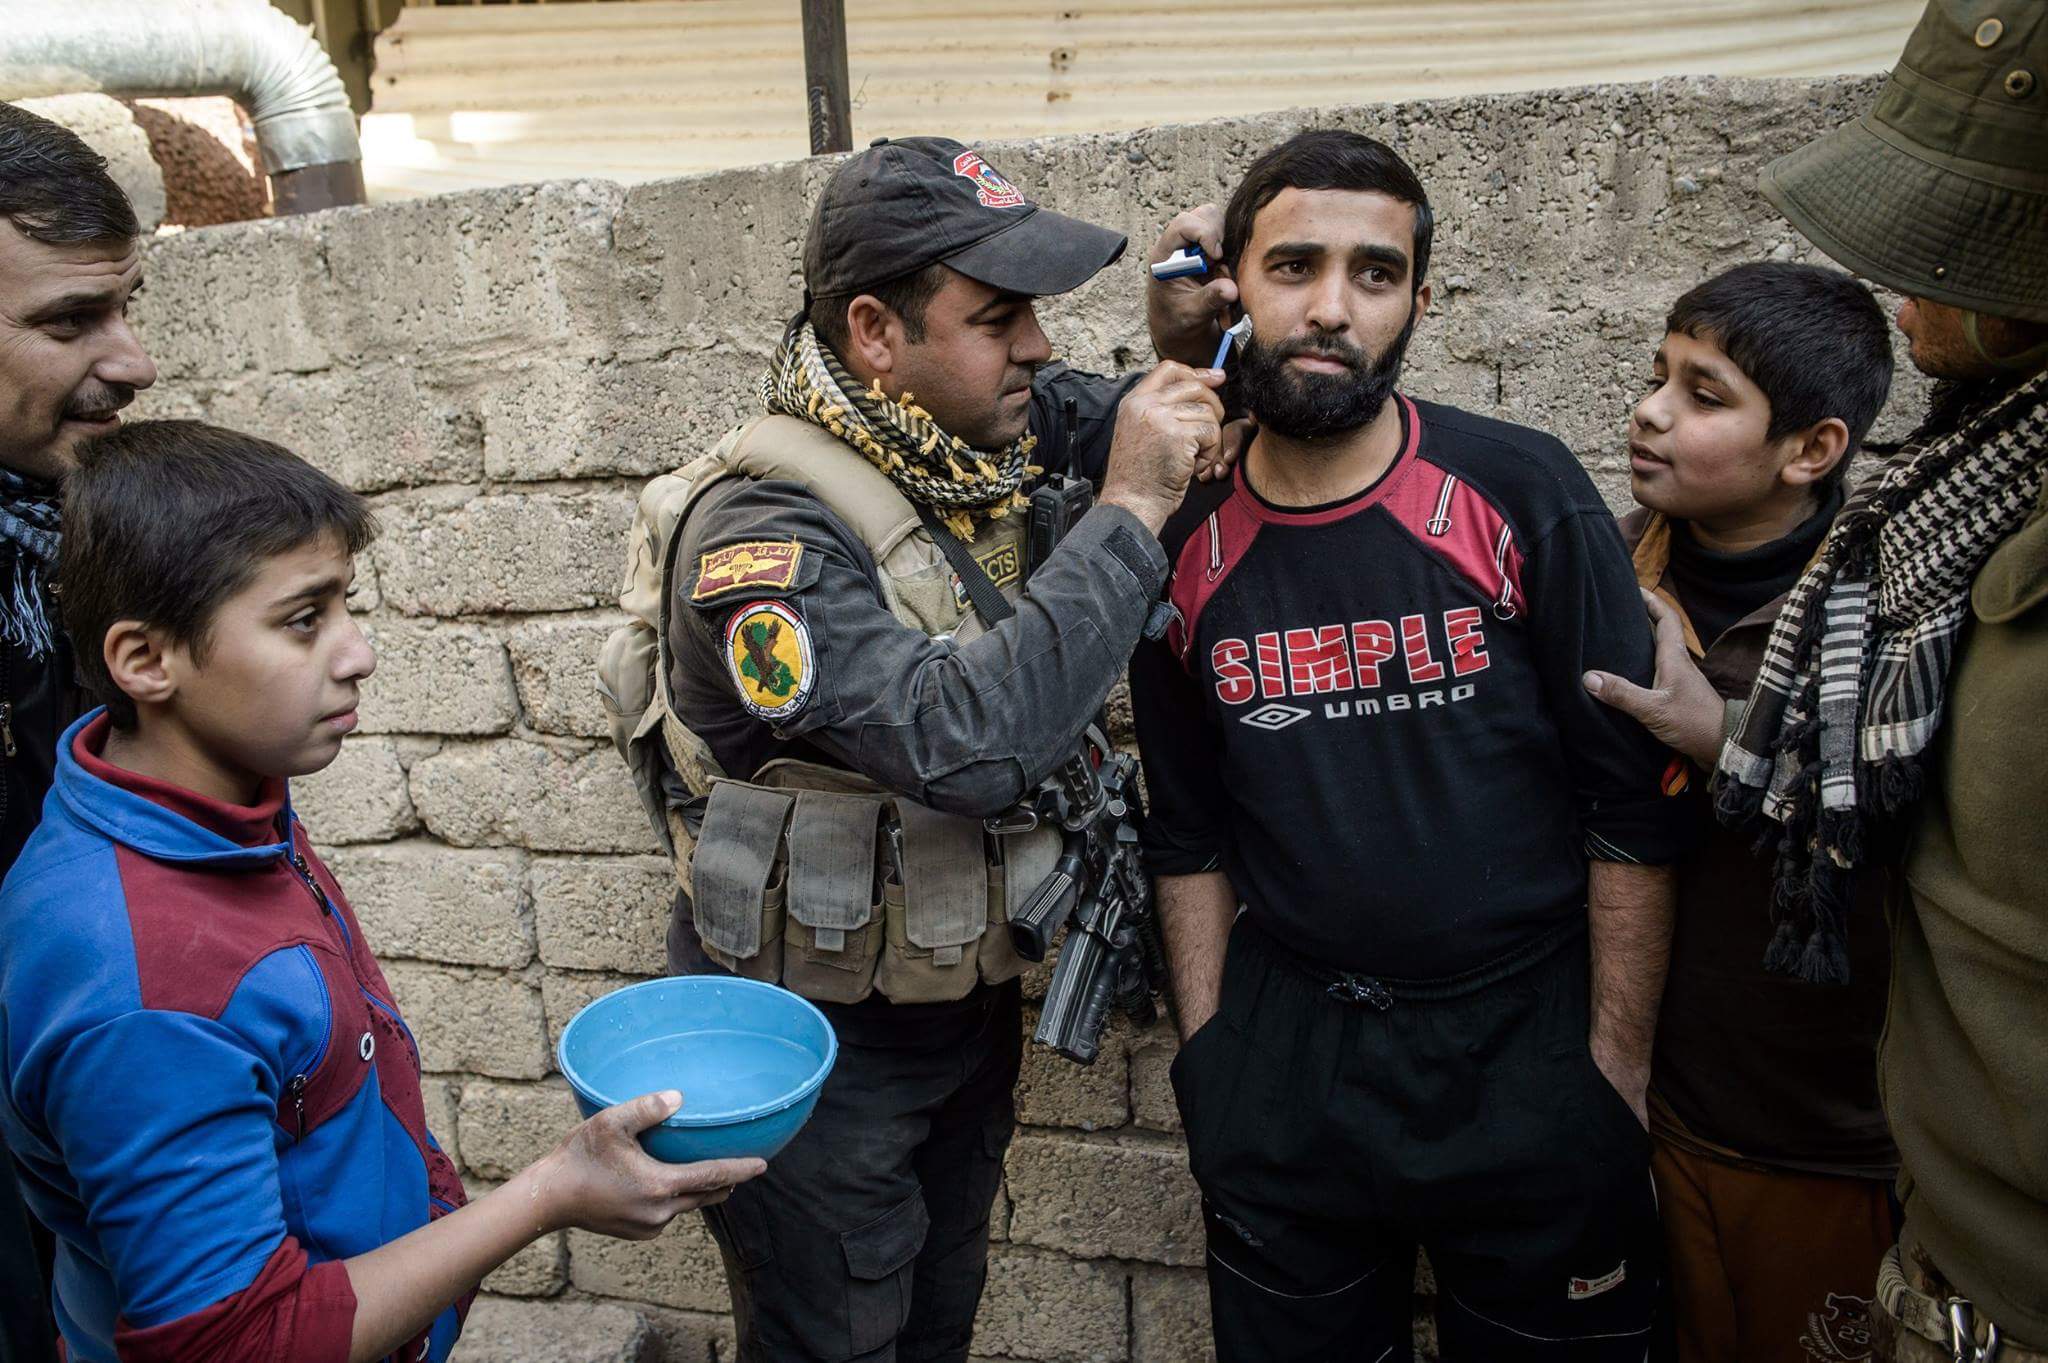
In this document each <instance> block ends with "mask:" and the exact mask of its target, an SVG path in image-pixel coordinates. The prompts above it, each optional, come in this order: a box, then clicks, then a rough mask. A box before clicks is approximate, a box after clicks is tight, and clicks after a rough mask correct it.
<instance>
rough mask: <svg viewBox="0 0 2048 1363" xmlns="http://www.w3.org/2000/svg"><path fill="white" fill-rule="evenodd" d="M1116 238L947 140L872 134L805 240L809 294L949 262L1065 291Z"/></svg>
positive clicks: (1005, 282)
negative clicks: (1042, 201) (1057, 209)
mask: <svg viewBox="0 0 2048 1363" xmlns="http://www.w3.org/2000/svg"><path fill="white" fill-rule="evenodd" d="M1126 244H1127V243H1126V241H1125V238H1124V235H1123V233H1121V232H1112V231H1110V230H1109V229H1108V228H1107V227H1097V226H1096V225H1095V224H1094V223H1089V222H1082V221H1081V220H1080V219H1078V218H1069V217H1067V216H1065V215H1064V214H1060V213H1054V212H1052V211H1050V210H1049V209H1044V208H1040V207H1039V206H1038V205H1037V204H1035V203H1032V202H1031V201H1030V200H1029V199H1027V198H1025V197H1024V195H1023V194H1022V193H1021V192H1019V191H1018V189H1017V187H1016V186H1015V185H1013V184H1011V183H1010V182H1009V181H1008V180H1006V179H1004V178H1003V176H1002V175H1001V173H1000V172H998V171H997V170H996V168H995V167H994V166H991V165H990V164H989V163H988V162H987V161H986V160H984V159H983V158H982V155H981V153H980V152H977V151H975V150H973V149H972V148H970V147H968V146H965V145H964V144H962V143H959V142H955V141H953V140H952V139H951V138H949V137H901V138H894V139H891V138H887V137H883V138H878V139H876V140H875V142H874V144H873V145H871V146H870V147H869V148H868V149H867V150H866V151H864V152H861V153H860V154H859V155H857V156H855V157H854V158H853V159H852V160H850V161H848V162H846V164H844V165H842V166H840V167H839V169H838V170H836V171H834V172H833V173H832V178H831V179H830V180H829V181H827V182H826V184H825V189H824V192H823V193H822V194H820V195H819V196H818V206H817V208H816V209H815V210H814V211H813V212H812V214H811V230H810V235H809V236H808V237H807V238H806V239H805V241H804V292H805V294H806V300H805V301H806V304H808V302H809V299H811V298H839V297H851V296H853V295H854V294H857V293H860V292H862V291H864V290H867V289H872V288H875V287H876V286H878V285H881V284H886V283H888V282H889V281H890V280H892V279H900V278H902V277H903V276H904V275H907V274H912V273H915V272H916V271H918V270H921V269H923V268H924V267H925V266H927V265H933V264H937V263H939V262H944V263H945V264H947V265H949V266H951V267H952V268H953V269H956V270H958V271H959V272H960V273H961V274H964V275H966V276H967V277H968V278H969V279H977V280H980V281H981V282H982V283H984V284H986V285H988V286H989V287H990V288H995V289H1001V290H1003V291H1005V292H1008V293H1022V294H1030V295H1032V296H1033V297H1043V296H1045V295H1047V294H1056V293H1066V292H1067V291H1068V290H1070V289H1076V288H1079V287H1080V286H1081V285H1083V284H1085V283H1087V282H1088V280H1090V279H1091V278H1093V277H1094V276H1095V274H1096V272H1097V271H1099V270H1101V269H1102V268H1103V267H1104V266H1106V265H1109V264H1110V263H1111V262H1113V261H1114V260H1116V258H1117V257H1118V256H1120V255H1122V254H1123V253H1124V247H1125V245H1126Z"/></svg>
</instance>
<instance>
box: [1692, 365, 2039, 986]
mask: <svg viewBox="0 0 2048 1363" xmlns="http://www.w3.org/2000/svg"><path fill="white" fill-rule="evenodd" d="M1962 396H1963V401H1961V402H1953V401H1944V402H1942V403H1940V404H1939V405H1938V408H1937V410H1936V411H1935V412H1934V413H1932V414H1930V418H1929V421H1928V422H1927V424H1926V425H1924V426H1923V427H1922V428H1921V430H1920V431H1918V432H1916V433H1915V437H1914V439H1912V440H1910V441H1908V442H1907V445H1906V447H1905V448H1904V449H1903V450H1901V451H1900V452H1899V453H1898V454H1897V455H1896V456H1894V457H1893V458H1892V460H1891V461H1890V462H1889V463H1887V464H1886V465H1885V466H1884V468H1883V469H1882V470H1881V471H1880V472H1879V473H1878V475H1877V476H1876V477H1874V478H1872V479H1870V480H1869V481H1868V482H1866V483H1864V484H1863V486H1861V487H1859V488H1858V489H1857V490H1856V491H1855V493H1854V494H1853V495H1852V496H1851V497H1850V498H1849V502H1848V505H1847V506H1846V507H1844V508H1843V510H1842V514H1841V516H1840V517H1839V518H1838V519H1837V520H1836V521H1835V524H1834V527H1833V528H1832V529H1831V530H1829V532H1828V538H1827V544H1826V546H1825V547H1824V548H1823V549H1822V550H1821V555H1820V557H1819V558H1818V559H1817V560H1815V562H1814V564H1813V566H1812V567H1811V568H1808V569H1807V570H1806V575H1805V576H1804V577H1802V578H1801V579H1800V580H1799V584H1798V585H1797V586H1795V587H1794V588H1793V589H1792V593H1791V595H1790V597H1789V598H1787V600H1786V602H1785V607H1784V609H1783V610H1782V611H1780V612H1779V614H1778V619H1777V623H1776V624H1775V625H1774V626H1772V629H1771V636H1770V642H1769V643H1768V644H1767V645H1766V646H1765V649H1764V662H1763V667H1762V669H1761V670H1760V671H1759V672H1758V674H1757V679H1756V687H1755V689H1754V690H1753V691H1751V692H1750V697H1749V708H1748V710H1747V712H1746V713H1745V714H1744V716H1743V720H1742V727H1741V729H1740V730H1739V731H1737V733H1736V734H1735V736H1734V737H1733V738H1732V739H1730V740H1729V742H1728V745H1727V747H1726V748H1724V749H1723V750H1722V752H1721V761H1720V772H1719V776H1720V781H1719V793H1718V795H1717V797H1716V802H1717V805H1718V809H1719V813H1720V815H1721V818H1722V819H1723V821H1724V822H1727V823H1731V824H1745V823H1746V824H1750V825H1751V826H1753V827H1757V828H1760V829H1764V830H1770V829H1771V826H1772V825H1773V824H1775V825H1777V828H1776V830H1775V832H1776V838H1777V848H1778V863H1777V875H1776V879H1777V888H1776V894H1775V895H1774V897H1773V903H1772V906H1771V916H1772V919H1773V921H1775V922H1776V923H1777V933H1776V936H1775V937H1774V938H1773V940H1772V942H1771V945H1770V949H1769V950H1768V952H1767V953H1766V954H1765V957H1764V966H1765V968H1766V969H1768V970H1771V971H1774V972H1777V973H1780V974H1785V975H1793V976H1797V977H1798V978H1800V979H1803V980H1808V981H1811V982H1814V983H1820V984H1841V983H1845V982H1847V980H1848V978H1849V955H1848V947H1847V940H1846V933H1847V928H1848V925H1847V922H1846V920H1845V914H1846V910H1847V908H1848V887H1849V875H1850V872H1851V871H1852V870H1854V869H1855V868H1856V867H1858V866H1860V865H1862V864H1863V863H1864V861H1865V860H1866V857H1867V856H1868V855H1869V853H1870V851H1871V850H1872V849H1873V848H1875V847H1877V846H1878V845H1880V841H1881V839H1882V835H1883V834H1884V833H1885V832H1886V831H1887V830H1889V829H1892V828H1894V827H1896V824H1897V821H1898V820H1899V819H1900V818H1901V817H1902V816H1903V815H1904V814H1905V813H1906V812H1907V811H1908V810H1909V809H1911V808H1912V806H1913V805H1914V804H1915V803H1916V802H1917V801H1918V800H1919V797H1920V788H1921V782H1922V777H1923V767H1922V761H1923V754H1924V753H1925V751H1926V749H1927V746H1928V744H1929V743H1931V742H1932V741H1933V739H1934V736H1935V734H1936V733H1937V732H1938V731H1939V729H1940V727H1941V720H1942V704H1943V701H1944V700H1945V699H1946V696H1947V692H1948V670H1949V664H1950V662H1951V661H1952V660H1953V658H1954V656H1955V647H1956V639H1957V637H1958V635H1959V634H1960V633H1961V631H1962V627H1963V622H1964V620H1965V619H1966V618H1967V617H1968V615H1969V607H1970V584H1971V582H1972V581H1973V580H1974V579H1975V578H1976V575H1977V570H1978V569H1979V568H1981V567H1983V566H1984V560H1985V559H1987V558H1989V557H1990V556H1991V551H1992V550H1994V549H1996V548H1997V547H1998V546H1999V544H2000V543H2001V542H2003V541H2004V540H2005V539H2006V537H2008V536H2009V535H2011V534H2012V533H2013V532H2014V531H2016V530H2018V529H2019V528H2020V526H2021V525H2022V524H2024V523H2025V521H2026V519H2027V517H2028V515H2029V514H2031V512H2032V511H2033V508H2034V503H2035V500H2036V499H2037V498H2038V497H2039V495H2040V492H2041V477H2042V471H2043V469H2044V467H2048V373H2043V374H2039V375H2036V376H2035V377H2033V378H2032V379H2029V380H2027V381H2026V382H2024V383H2022V384H2020V385H2019V386H2018V387H2017V388H2012V389H2009V390H2007V391H2003V392H1995V395H1990V396H1987V395H1983V394H1978V393H1972V394H1967V395H1962Z"/></svg>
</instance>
